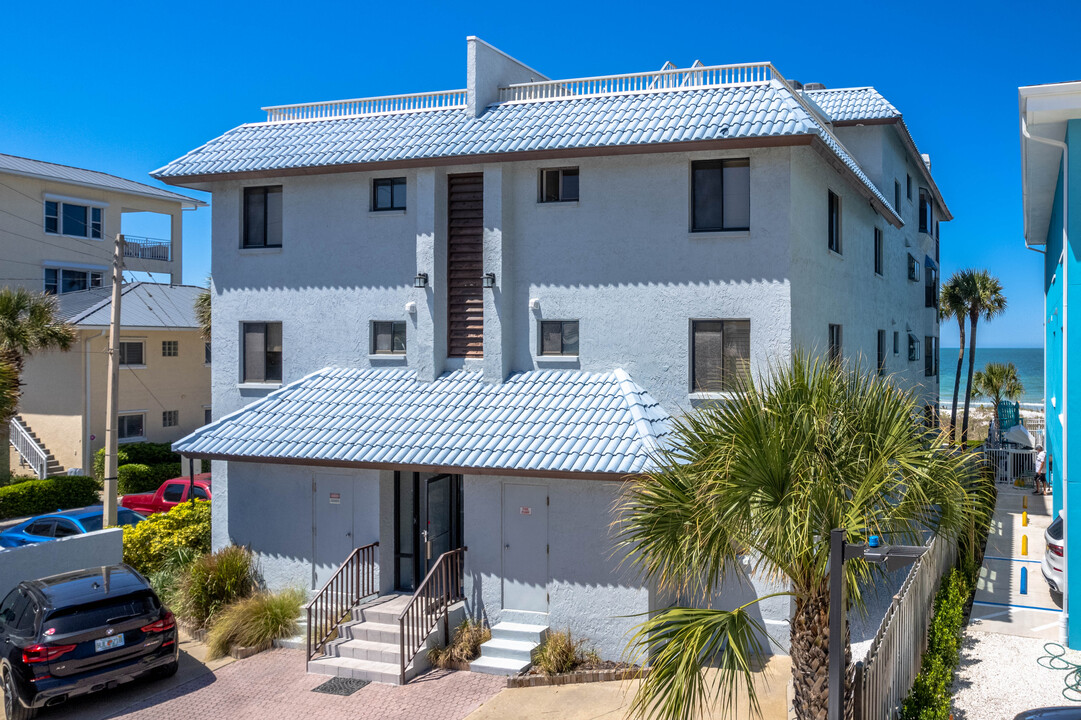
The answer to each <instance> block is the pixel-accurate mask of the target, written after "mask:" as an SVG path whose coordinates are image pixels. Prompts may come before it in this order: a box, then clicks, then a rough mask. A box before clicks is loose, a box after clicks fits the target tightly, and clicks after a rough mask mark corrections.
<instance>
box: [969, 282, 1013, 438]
mask: <svg viewBox="0 0 1081 720" xmlns="http://www.w3.org/2000/svg"><path fill="white" fill-rule="evenodd" d="M961 295H962V296H963V297H964V299H965V304H966V305H967V306H968V324H969V327H970V328H971V330H972V332H971V334H970V335H969V338H968V386H967V387H966V389H965V416H964V419H963V420H962V421H961V444H962V445H965V444H967V443H968V408H969V403H970V401H971V400H972V375H973V371H974V370H975V365H976V325H977V324H978V323H979V321H980V318H981V317H982V318H983V319H984V320H991V319H993V318H995V317H997V316H999V315H1001V314H1002V313H1003V312H1005V311H1006V297H1005V296H1004V295H1003V294H1002V283H1000V282H999V281H998V278H997V277H995V276H993V275H992V274H991V273H989V272H987V271H986V270H968V271H966V275H965V280H964V282H963V283H962V287H961Z"/></svg>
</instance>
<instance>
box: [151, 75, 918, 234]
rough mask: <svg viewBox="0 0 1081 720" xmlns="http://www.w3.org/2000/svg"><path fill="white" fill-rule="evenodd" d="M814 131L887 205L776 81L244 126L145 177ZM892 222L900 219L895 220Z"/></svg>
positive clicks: (888, 208) (850, 159)
mask: <svg viewBox="0 0 1081 720" xmlns="http://www.w3.org/2000/svg"><path fill="white" fill-rule="evenodd" d="M796 135H817V136H819V137H820V138H821V139H822V140H823V141H824V142H825V144H826V145H827V146H828V147H829V148H830V150H831V151H832V152H833V153H835V154H836V155H837V157H839V158H840V159H841V160H842V161H843V162H844V164H845V165H846V166H847V167H848V169H849V170H851V171H852V173H853V174H854V175H855V176H856V177H857V178H858V180H859V182H861V183H863V184H864V185H865V186H866V187H867V188H868V190H870V192H871V193H872V194H873V195H874V196H875V198H876V199H877V200H878V201H879V202H880V203H881V205H882V206H883V207H884V208H885V210H886V212H887V213H890V212H893V210H894V209H893V208H892V206H891V205H890V203H889V201H887V200H886V197H885V196H884V195H883V194H882V193H881V192H879V190H878V188H876V187H875V185H874V183H872V182H871V180H870V179H869V178H868V177H867V175H866V174H865V173H864V172H863V170H862V168H860V166H859V164H858V163H857V162H856V160H855V159H854V158H853V157H852V156H851V155H850V154H849V153H848V151H847V150H846V149H845V148H844V147H843V145H841V143H839V142H838V141H837V139H836V138H834V137H833V136H832V135H831V133H830V132H829V131H828V130H827V129H826V128H824V127H823V125H822V124H821V123H820V122H819V121H818V119H817V118H816V117H815V116H814V115H813V114H812V113H810V112H808V111H807V109H806V108H805V107H804V106H803V105H802V104H800V102H799V100H797V98H796V97H795V96H794V95H793V93H792V91H791V90H789V88H788V86H786V85H784V84H783V83H781V82H780V81H777V80H772V81H769V82H768V83H762V84H758V85H749V86H729V87H698V88H691V89H681V90H664V91H652V92H639V93H629V94H617V95H597V96H583V97H569V98H560V99H558V100H538V101H518V102H503V103H495V104H493V105H491V106H489V107H488V108H487V110H486V111H485V112H484V114H482V115H481V116H480V117H473V116H472V115H471V114H470V113H469V112H468V111H466V110H464V109H460V108H458V109H449V110H437V111H430V110H429V111H417V112H398V113H387V114H372V115H363V116H356V117H344V118H336V119H327V120H301V121H293V122H272V123H253V124H248V125H241V126H240V127H237V128H234V129H233V130H230V131H228V132H227V133H225V134H224V135H222V136H220V137H218V138H216V139H214V140H211V141H210V142H208V143H206V144H205V145H203V146H202V147H200V148H197V149H195V150H192V151H191V152H189V153H188V154H187V155H185V156H183V157H181V158H179V159H177V160H174V161H173V162H171V163H169V164H168V165H166V166H164V167H162V168H160V169H158V170H156V171H154V172H153V173H151V174H152V175H153V176H154V177H157V178H162V179H173V178H175V179H182V178H184V177H191V176H207V175H220V174H227V173H244V172H268V171H270V172H272V171H275V170H285V169H296V168H319V167H331V166H335V165H353V164H362V163H374V162H391V161H405V160H425V159H434V158H453V157H475V156H483V155H491V154H497V153H514V152H526V151H540V150H565V149H582V150H587V149H592V148H605V147H615V146H634V145H652V144H658V143H673V142H689V141H703V140H725V139H732V138H765V137H781V136H796ZM894 216H895V218H894V219H896V220H897V221H898V222H900V218H899V216H896V213H894Z"/></svg>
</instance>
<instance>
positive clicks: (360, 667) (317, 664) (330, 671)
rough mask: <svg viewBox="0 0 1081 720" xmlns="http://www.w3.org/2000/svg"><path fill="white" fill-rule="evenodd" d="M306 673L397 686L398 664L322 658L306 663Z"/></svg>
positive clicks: (398, 678) (342, 658) (345, 658)
mask: <svg viewBox="0 0 1081 720" xmlns="http://www.w3.org/2000/svg"><path fill="white" fill-rule="evenodd" d="M308 672H310V673H316V674H318V675H331V676H335V677H344V678H353V679H354V680H368V681H370V682H381V683H388V684H390V685H398V684H400V683H399V680H400V677H399V675H398V672H399V668H398V663H384V662H375V661H372V660H357V659H355V658H347V657H322V658H319V659H317V660H311V661H309V662H308Z"/></svg>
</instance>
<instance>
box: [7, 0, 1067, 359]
mask: <svg viewBox="0 0 1081 720" xmlns="http://www.w3.org/2000/svg"><path fill="white" fill-rule="evenodd" d="M827 7H828V9H827ZM1026 7H1027V8H1029V9H1028V10H1024V9H1022V8H1021V6H1018V5H1017V4H1016V3H1010V4H1007V3H1004V2H999V3H980V4H979V5H972V6H971V8H969V7H964V6H960V5H957V6H954V5H953V4H951V3H948V2H947V3H942V2H936V3H911V2H910V3H904V4H896V3H869V2H857V3H845V2H840V3H832V4H830V5H828V6H826V5H821V4H817V5H816V4H808V3H805V2H801V3H784V2H772V3H767V4H762V3H753V2H751V3H748V2H741V3H717V2H701V3H695V2H688V1H686V0H685V1H684V2H681V3H679V4H678V5H667V4H663V3H661V4H658V3H655V2H653V3H648V4H647V3H632V2H619V3H583V2H576V3H558V2H552V3H543V4H540V5H538V4H534V3H507V2H491V3H477V2H472V3H422V2H417V3H404V2H382V3H371V2H363V3H358V2H351V3H340V4H335V3H321V2H317V1H315V0H309V1H308V2H304V3H297V2H275V1H274V0H267V1H265V2H260V3H257V4H252V3H243V4H240V3H236V4H228V3H218V2H213V3H210V2H187V3H184V4H183V5H176V4H165V3H160V4H154V3H146V2H140V3H122V2H115V3H108V4H105V3H103V4H101V5H100V6H94V5H91V4H87V3H83V2H80V3H75V2H63V1H58V2H52V3H49V4H48V6H38V5H34V4H33V3H13V4H12V6H10V7H7V8H5V12H4V14H5V22H4V24H5V26H6V30H7V31H6V32H5V33H4V61H3V62H2V63H0V90H2V94H0V98H2V99H0V152H5V153H11V154H15V155H24V156H28V157H33V158H38V159H42V160H49V161H52V162H59V163H64V164H69V165H77V166H81V167H88V168H93V169H96V170H103V171H106V172H111V173H114V174H117V175H123V176H125V177H130V178H133V179H136V180H141V181H147V182H154V181H152V180H149V178H148V176H147V173H148V172H149V171H151V170H153V169H155V168H157V167H160V166H161V165H164V164H165V163H166V162H168V161H169V160H172V159H174V158H176V157H178V156H180V155H182V154H183V153H185V152H187V151H188V150H191V149H192V148H194V147H197V146H198V145H200V144H202V143H204V142H206V141H207V140H209V139H211V138H213V137H215V136H217V135H218V134H220V133H222V132H224V131H225V130H228V129H229V128H232V127H235V126H236V125H239V124H241V123H244V122H253V121H260V120H262V119H264V118H265V115H264V114H263V113H261V112H260V111H259V108H260V107H261V106H264V105H274V104H284V103H292V102H305V101H316V100H333V99H341V98H350V97H363V96H370V95H384V94H397V93H407V92H422V91H428V90H442V89H452V88H460V87H464V86H465V38H466V36H467V35H478V36H480V37H482V38H484V39H485V40H487V41H488V42H490V43H492V44H493V45H495V46H496V47H499V48H500V49H502V50H504V51H506V52H507V53H509V54H511V55H513V56H515V57H517V58H519V59H521V60H522V61H523V62H525V63H527V64H529V65H531V66H533V67H535V68H537V69H538V70H540V71H541V72H544V73H545V74H547V75H549V76H550V77H581V76H588V75H600V74H611V73H621V72H638V71H646V70H652V69H657V68H660V67H661V65H662V64H663V63H664V62H665V61H666V60H671V61H672V62H674V63H675V64H676V65H678V66H680V67H686V66H687V65H690V64H691V63H692V62H693V61H694V60H696V59H701V60H702V61H703V62H704V63H706V64H707V65H713V64H723V63H731V62H756V61H764V60H768V61H771V62H773V63H774V64H775V65H776V66H777V67H778V69H779V70H780V71H781V72H782V73H783V74H784V75H786V76H787V77H789V78H795V79H798V80H802V81H804V82H812V81H813V82H822V83H825V84H826V85H827V86H828V87H844V86H860V85H874V86H875V87H877V88H878V89H879V90H880V91H881V92H882V93H883V94H884V95H885V96H886V97H887V98H888V99H889V100H890V101H891V102H892V103H893V104H894V105H896V106H897V107H898V108H899V109H900V110H901V112H902V113H903V114H904V117H905V121H906V122H907V123H908V126H909V128H910V129H911V131H912V134H913V136H914V138H915V140H916V143H917V145H918V146H919V147H920V150H921V151H922V152H925V153H929V154H930V155H931V159H932V162H933V169H934V175H935V179H936V181H937V182H938V184H939V187H940V188H941V189H942V192H943V195H944V197H945V198H946V202H947V204H948V205H949V206H950V209H951V210H952V211H953V214H954V217H955V218H956V219H955V220H954V221H953V222H950V223H947V224H944V225H943V228H942V266H943V275H944V276H946V277H948V276H949V274H950V273H951V272H953V271H954V270H956V269H958V268H961V267H966V266H977V267H986V268H989V269H990V270H991V271H992V272H993V273H995V274H996V275H998V276H999V277H1000V278H1001V280H1002V283H1003V286H1004V289H1005V293H1006V296H1007V298H1008V300H1009V303H1010V308H1009V310H1008V311H1007V313H1006V315H1004V316H1003V317H1002V318H1001V319H999V320H996V321H994V322H991V323H985V324H981V326H980V331H979V332H980V344H981V345H984V346H987V347H1011V346H1017V347H1028V346H1038V345H1041V344H1042V327H1041V320H1042V315H1043V298H1042V294H1041V289H1040V288H1041V270H1040V260H1041V259H1042V256H1040V255H1037V254H1036V253H1034V252H1031V251H1028V250H1025V249H1024V242H1023V240H1022V237H1021V172H1020V160H1019V158H1020V151H1019V141H1018V119H1017V87H1018V86H1019V85H1028V84H1036V83H1048V82H1061V81H1066V80H1078V79H1081V53H1078V52H1077V50H1076V46H1075V45H1073V44H1072V43H1068V42H1065V41H1063V40H1056V38H1057V37H1060V36H1061V33H1060V32H1059V28H1066V27H1073V28H1077V27H1079V26H1081V3H1077V2H1060V3H1056V2H1045V3H1040V4H1038V5H1035V4H1034V5H1030V6H1026ZM15 29H19V30H17V31H15ZM199 196H200V197H204V198H205V196H202V195H199ZM159 227H160V226H157V225H154V224H140V223H138V222H136V223H133V224H132V226H129V227H125V228H124V230H125V231H126V232H129V233H136V234H150V235H154V234H157V235H160V234H161V230H159ZM209 238H210V212H209V210H207V209H203V210H200V211H198V212H195V213H188V214H186V219H185V224H184V276H185V279H186V280H187V281H188V282H201V281H202V280H203V278H205V277H206V275H207V274H208V273H209V270H210V255H209V252H210V250H209ZM956 334H957V330H956V325H955V324H954V323H949V324H946V325H943V328H942V346H943V347H951V346H955V345H956Z"/></svg>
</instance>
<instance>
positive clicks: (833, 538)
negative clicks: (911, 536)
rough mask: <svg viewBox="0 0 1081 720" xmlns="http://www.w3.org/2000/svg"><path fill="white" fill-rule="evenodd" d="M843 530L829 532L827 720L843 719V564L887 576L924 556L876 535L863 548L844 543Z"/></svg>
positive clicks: (918, 549)
mask: <svg viewBox="0 0 1081 720" xmlns="http://www.w3.org/2000/svg"><path fill="white" fill-rule="evenodd" d="M845 535H846V533H845V531H844V529H843V528H842V529H838V530H831V531H830V647H829V654H830V671H829V693H830V695H829V708H828V709H829V711H828V712H827V713H826V717H827V718H828V720H843V719H844V684H845V679H844V676H845V655H844V635H845V621H846V615H847V613H846V612H845V611H846V608H845V603H844V598H845V569H844V564H845V561H847V560H852V559H853V558H862V559H864V560H866V561H867V562H871V563H875V564H878V565H885V566H886V570H887V571H888V572H893V571H894V570H899V569H900V568H903V567H905V566H906V565H911V564H912V563H914V562H916V560H917V559H918V558H919V557H920V556H921V555H923V554H924V553H925V552H927V548H926V547H924V546H922V545H883V544H882V543H881V541H880V540H879V537H878V535H872V536H870V537H869V538H867V544H866V545H862V544H861V545H853V544H850V543H848V542H846V541H845Z"/></svg>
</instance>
